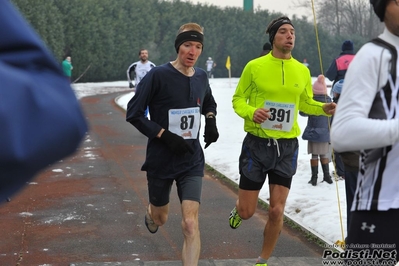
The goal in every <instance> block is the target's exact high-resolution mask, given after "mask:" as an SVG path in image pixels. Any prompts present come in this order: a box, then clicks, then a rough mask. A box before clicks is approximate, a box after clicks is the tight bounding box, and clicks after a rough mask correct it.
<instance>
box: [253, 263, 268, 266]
mask: <svg viewBox="0 0 399 266" xmlns="http://www.w3.org/2000/svg"><path fill="white" fill-rule="evenodd" d="M255 266H267V263H256V264H255Z"/></svg>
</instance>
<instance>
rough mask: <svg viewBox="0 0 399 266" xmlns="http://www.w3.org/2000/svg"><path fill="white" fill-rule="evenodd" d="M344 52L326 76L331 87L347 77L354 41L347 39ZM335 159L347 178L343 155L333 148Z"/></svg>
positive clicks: (353, 54) (339, 171)
mask: <svg viewBox="0 0 399 266" xmlns="http://www.w3.org/2000/svg"><path fill="white" fill-rule="evenodd" d="M341 50H342V52H341V53H340V55H339V56H338V57H337V58H335V59H334V60H333V61H332V62H331V64H330V66H329V67H328V69H327V71H326V77H327V78H328V79H329V80H331V81H333V84H332V85H331V87H334V85H335V83H337V82H338V81H340V80H341V79H344V78H345V74H346V71H347V70H348V67H349V64H350V63H351V62H352V60H353V58H355V53H354V51H353V42H352V41H351V40H346V41H344V42H343V43H342V46H341ZM332 157H333V160H334V165H335V168H336V170H337V171H336V175H338V176H339V177H341V178H345V169H344V163H343V162H342V159H341V156H340V155H339V154H338V153H337V152H335V150H333V156H332Z"/></svg>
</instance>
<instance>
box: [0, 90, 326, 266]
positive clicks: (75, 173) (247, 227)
mask: <svg viewBox="0 0 399 266" xmlns="http://www.w3.org/2000/svg"><path fill="white" fill-rule="evenodd" d="M121 94H122V93H112V94H106V95H97V96H93V97H87V98H83V99H82V100H81V103H82V106H83V109H84V111H85V114H86V117H87V119H88V121H89V124H90V132H89V134H88V135H87V137H86V139H85V141H84V142H83V143H82V145H81V147H80V149H79V150H78V152H77V153H76V154H74V155H73V156H71V157H69V158H66V159H64V160H63V161H61V162H59V163H57V164H55V165H52V166H50V167H49V168H48V169H46V170H45V171H43V172H42V173H41V174H40V175H39V176H37V177H36V178H35V179H34V180H32V182H31V183H29V184H28V185H27V186H26V187H25V189H24V190H23V191H21V193H19V194H17V195H14V196H13V197H12V198H11V202H5V203H2V204H1V205H0V228H1V229H0V239H1V240H0V265H5V266H8V265H11V266H13V265H21V266H24V265H29V266H30V265H126V266H127V265H131V266H136V265H147V266H154V265H167V266H169V265H181V262H180V258H181V247H182V238H183V237H182V233H181V229H180V219H181V215H180V204H179V202H178V200H177V195H176V191H175V190H174V189H173V191H172V196H171V208H170V215H169V220H168V222H167V224H166V225H165V226H163V227H161V228H160V230H159V231H158V232H157V233H156V234H150V233H149V232H148V231H147V229H146V227H145V226H144V222H143V220H144V213H145V206H146V205H147V203H148V200H147V185H146V179H145V172H142V171H140V168H141V165H142V163H143V160H144V156H145V145H146V142H147V138H146V137H144V136H143V135H141V134H140V133H139V132H138V131H137V130H136V129H135V128H134V127H133V126H131V125H130V124H128V123H127V122H125V112H124V110H122V109H121V108H120V107H119V106H117V105H116V104H115V102H114V99H115V98H116V97H117V96H118V95H121ZM32 141H34V140H32ZM212 145H217V144H212ZM236 198H237V189H236V188H234V187H233V186H232V185H231V184H227V182H225V181H224V180H223V179H217V178H216V177H214V176H212V174H209V173H207V175H206V176H205V177H204V185H203V200H202V203H201V209H200V228H201V241H202V249H201V255H200V259H201V261H200V264H199V265H232V266H234V265H253V263H254V262H255V258H256V257H257V256H258V255H259V253H260V248H261V243H262V233H263V228H264V223H265V220H266V216H267V212H266V211H265V210H262V209H260V208H259V209H258V211H257V213H256V214H255V215H254V217H252V218H251V219H250V220H248V221H244V222H243V224H242V225H241V227H240V228H238V229H236V230H233V229H230V227H229V225H228V216H229V213H230V210H231V209H232V207H233V206H234V203H235V200H236ZM322 250H323V249H322V248H321V247H319V246H317V245H315V244H313V243H311V242H309V241H308V240H306V239H305V238H304V236H303V233H300V232H297V231H295V230H293V229H291V228H289V227H287V226H284V229H283V231H282V233H281V236H280V239H279V241H278V244H277V247H276V250H275V252H274V253H273V257H272V258H271V259H270V261H269V262H270V263H269V264H270V265H320V264H321V263H320V262H321V254H322ZM106 262H109V263H106Z"/></svg>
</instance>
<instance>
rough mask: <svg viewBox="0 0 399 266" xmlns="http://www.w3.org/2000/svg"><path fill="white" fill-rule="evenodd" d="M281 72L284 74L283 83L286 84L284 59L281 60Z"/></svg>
mask: <svg viewBox="0 0 399 266" xmlns="http://www.w3.org/2000/svg"><path fill="white" fill-rule="evenodd" d="M281 74H282V75H283V76H282V80H283V85H285V84H284V83H285V80H284V61H281Z"/></svg>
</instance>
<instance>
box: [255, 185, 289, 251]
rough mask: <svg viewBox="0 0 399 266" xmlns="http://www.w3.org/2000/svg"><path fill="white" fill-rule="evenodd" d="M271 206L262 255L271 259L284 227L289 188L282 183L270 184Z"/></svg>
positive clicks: (264, 233) (264, 234)
mask: <svg viewBox="0 0 399 266" xmlns="http://www.w3.org/2000/svg"><path fill="white" fill-rule="evenodd" d="M269 190H270V207H269V219H268V221H267V223H266V226H265V230H264V231H263V246H262V253H261V257H262V258H263V259H269V258H270V256H271V254H272V252H273V250H274V247H275V246H276V243H277V240H278V237H279V235H280V231H281V228H282V227H283V215H284V207H285V203H286V200H287V197H288V193H289V191H290V190H289V189H288V188H286V187H283V186H280V185H274V184H271V185H269Z"/></svg>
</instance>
